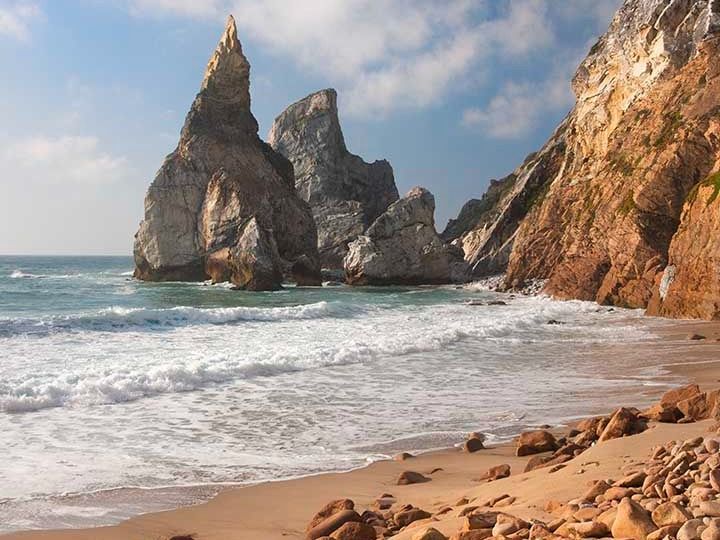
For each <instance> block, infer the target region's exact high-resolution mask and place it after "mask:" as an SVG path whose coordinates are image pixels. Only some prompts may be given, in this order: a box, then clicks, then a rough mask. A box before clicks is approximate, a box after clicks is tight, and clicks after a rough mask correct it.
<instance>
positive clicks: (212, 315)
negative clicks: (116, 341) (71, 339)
mask: <svg viewBox="0 0 720 540" xmlns="http://www.w3.org/2000/svg"><path fill="white" fill-rule="evenodd" d="M359 310H360V308H353V307H352V306H348V305H343V304H340V303H338V302H326V301H322V302H317V303H313V304H305V305H299V306H288V307H273V308H260V307H218V308H197V307H188V306H178V307H173V308H166V309H162V308H124V307H118V306H116V307H111V308H107V309H103V310H100V311H98V312H95V313H90V314H83V315H66V316H57V315H56V316H50V317H41V318H22V317H15V318H13V317H4V318H0V336H3V335H15V334H25V333H31V334H37V333H46V332H48V331H61V330H95V331H107V332H112V331H117V330H123V329H137V328H140V329H153V328H172V327H178V326H187V325H201V324H228V323H234V322H240V321H265V322H272V321H281V320H305V319H318V318H322V317H349V316H352V315H353V314H355V313H356V312H357V311H359Z"/></svg>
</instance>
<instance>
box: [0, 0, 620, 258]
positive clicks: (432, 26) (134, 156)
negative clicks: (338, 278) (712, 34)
mask: <svg viewBox="0 0 720 540" xmlns="http://www.w3.org/2000/svg"><path fill="white" fill-rule="evenodd" d="M618 4H619V0H443V1H441V0H414V1H410V0H305V1H304V2H294V1H290V0H204V1H203V0H46V1H42V0H0V66H1V67H2V72H3V76H2V82H1V83H0V118H2V122H0V231H1V232H0V253H3V254H51V253H52V254H129V253H130V252H131V247H132V237H133V234H134V233H135V230H136V228H137V225H138V223H139V221H140V219H141V216H142V204H143V197H144V193H145V190H146V189H147V186H148V184H149V183H150V181H151V180H152V178H153V176H154V174H155V172H156V170H157V169H158V167H159V166H160V164H161V162H162V160H163V158H164V156H165V155H166V154H168V153H169V152H171V151H172V150H173V148H174V147H175V144H176V142H177V138H178V135H179V131H180V127H181V126H182V123H183V120H184V116H185V113H186V112H187V109H188V108H189V106H190V104H191V102H192V100H193V98H194V96H195V94H196V92H197V90H198V88H199V85H200V82H201V80H202V75H203V71H204V68H205V64H206V62H207V60H208V58H209V57H210V55H211V53H212V51H213V49H214V48H215V45H216V43H217V40H218V39H219V37H220V34H221V32H222V29H223V25H224V21H225V17H226V16H227V14H228V13H233V14H234V16H235V18H236V20H237V24H238V33H239V37H240V40H241V41H242V43H243V47H244V50H245V53H246V55H247V56H248V58H249V60H250V63H251V66H252V71H251V94H252V100H253V105H252V107H253V112H254V114H255V116H256V117H257V119H258V121H259V123H260V135H261V136H262V137H263V138H266V135H267V131H268V129H269V128H270V125H271V123H272V120H273V118H274V117H275V116H276V115H277V114H279V113H280V112H281V111H282V110H283V109H284V108H285V107H286V106H287V105H288V104H290V103H292V102H293V101H296V100H297V99H299V98H302V97H303V96H305V95H307V94H309V93H310V92H313V91H315V90H318V89H320V88H326V87H333V88H336V89H337V90H338V93H339V101H340V114H341V122H342V125H343V130H344V132H345V138H346V141H347V143H348V146H349V148H350V150H351V151H352V152H354V153H357V154H359V155H361V156H362V157H363V158H364V159H366V160H369V161H371V160H373V159H380V158H386V159H388V160H389V161H390V162H391V163H392V165H393V167H394V169H395V178H396V181H397V184H398V188H399V190H400V191H401V193H404V192H406V191H408V190H409V189H410V188H411V187H413V186H415V185H423V186H425V187H427V188H429V189H430V190H431V191H432V192H433V193H434V194H435V198H436V202H437V212H436V222H437V228H438V229H439V230H442V229H443V228H444V226H445V223H446V221H447V219H448V218H450V217H453V216H454V215H455V214H456V213H457V211H458V210H459V208H460V207H461V206H462V204H463V203H464V202H465V201H466V200H468V199H469V198H472V197H479V196H480V195H481V194H482V193H483V191H484V190H485V187H486V186H487V184H488V181H489V179H490V178H497V177H501V176H504V175H506V174H508V173H509V172H511V171H512V170H513V169H514V168H515V167H516V166H517V165H518V164H519V163H521V162H522V160H523V158H524V157H525V156H526V155H527V154H528V153H530V152H532V151H534V150H537V149H538V148H539V147H540V146H541V145H542V144H543V142H544V141H545V139H546V138H547V137H548V135H549V134H550V133H551V132H552V130H553V129H554V127H555V126H556V125H557V123H558V121H559V120H560V119H561V118H562V117H563V116H564V115H565V114H566V113H567V111H568V110H569V109H570V107H571V106H572V102H573V97H572V93H571V91H570V78H571V76H572V73H573V72H574V70H575V68H576V67H577V65H578V63H579V61H580V60H581V59H582V57H583V56H584V55H585V53H586V51H587V50H588V49H589V47H590V46H591V45H592V43H593V42H594V41H595V39H596V38H597V36H598V35H599V34H600V33H602V32H603V31H604V29H605V28H606V27H607V24H608V22H609V20H610V18H611V16H612V13H613V12H614V10H615V9H616V8H617V6H618Z"/></svg>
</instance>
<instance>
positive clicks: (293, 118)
mask: <svg viewBox="0 0 720 540" xmlns="http://www.w3.org/2000/svg"><path fill="white" fill-rule="evenodd" d="M268 140H269V143H270V145H271V146H272V147H273V149H275V150H276V151H277V152H279V153H280V154H282V155H283V156H285V157H286V158H288V159H289V160H290V161H291V162H292V164H293V166H294V168H295V187H296V189H297V191H298V194H299V195H300V197H302V198H303V199H304V200H305V201H307V202H308V203H309V204H310V207H311V208H312V213H313V216H314V218H315V223H316V225H317V230H318V249H319V251H320V260H321V263H322V266H323V267H324V268H330V269H339V268H342V264H343V258H344V257H345V255H346V253H347V250H348V247H347V246H348V244H349V243H350V242H352V241H353V240H355V239H356V238H357V237H358V236H359V235H361V234H363V233H364V232H365V231H366V230H367V228H368V227H369V226H370V224H371V223H372V222H373V221H375V219H377V217H378V216H379V215H380V214H382V213H383V212H384V211H385V210H386V209H387V207H388V206H389V205H390V204H391V203H393V202H395V201H396V200H397V199H398V190H397V187H396V186H395V179H394V177H393V169H392V167H391V166H390V164H389V163H388V162H387V161H385V160H380V161H375V162H373V163H366V162H365V161H363V159H362V158H360V157H359V156H356V155H354V154H351V153H350V152H349V151H348V149H347V147H346V145H345V138H344V137H343V133H342V129H341V128H340V121H339V119H338V107H337V94H336V92H335V90H332V89H327V90H320V91H319V92H315V93H313V94H310V95H309V96H307V97H305V98H303V99H301V100H300V101H298V102H297V103H294V104H292V105H290V106H289V107H288V108H287V109H285V111H283V112H282V114H280V115H279V116H278V117H277V118H276V119H275V122H274V123H273V126H272V129H271V130H270V135H269V137H268Z"/></svg>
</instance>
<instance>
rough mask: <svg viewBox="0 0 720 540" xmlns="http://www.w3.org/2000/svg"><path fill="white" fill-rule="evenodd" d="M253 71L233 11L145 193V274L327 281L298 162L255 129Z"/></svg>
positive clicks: (138, 272)
mask: <svg viewBox="0 0 720 540" xmlns="http://www.w3.org/2000/svg"><path fill="white" fill-rule="evenodd" d="M249 74H250V64H249V63H248V61H247V59H246V58H245V55H244V54H243V51H242V47H241V45H240V42H239V41H238V38H237V31H236V28H235V21H234V20H233V18H232V17H230V18H229V19H228V23H227V26H226V28H225V32H224V34H223V36H222V39H221V40H220V43H219V44H218V47H217V49H216V51H215V53H214V54H213V56H212V58H211V59H210V62H209V63H208V66H207V69H206V71H205V78H204V80H203V83H202V86H201V89H200V92H199V93H198V95H197V97H196V98H195V101H194V102H193V104H192V107H191V109H190V112H189V113H188V115H187V118H186V120H185V125H184V126H183V129H182V133H181V136H180V142H179V143H178V146H177V148H176V149H175V151H174V152H173V153H172V154H170V155H169V156H168V157H167V158H166V159H165V162H164V163H163V165H162V167H161V168H160V171H159V172H158V173H157V176H156V177H155V180H154V181H153V182H152V184H151V185H150V188H149V190H148V193H147V196H146V198H145V218H144V220H143V222H142V223H141V225H140V229H139V231H138V233H137V235H136V237H135V248H134V256H135V265H136V269H135V276H136V277H137V278H139V279H144V280H149V281H167V280H181V281H197V280H205V279H208V278H210V279H212V280H214V281H226V280H230V281H232V282H233V283H234V284H235V285H237V286H238V287H241V288H246V289H251V290H265V289H275V288H277V287H279V286H280V284H281V282H282V279H283V275H289V276H292V277H293V278H294V279H295V280H296V281H297V282H298V283H300V284H318V283H319V279H320V275H319V262H318V260H319V258H318V252H317V233H316V229H315V224H314V222H313V219H312V214H311V212H310V208H309V207H308V205H307V203H305V202H304V201H303V200H302V199H300V198H299V197H298V196H297V194H296V192H295V181H294V176H293V167H292V164H291V163H290V162H289V161H288V160H287V159H285V158H284V157H283V156H281V155H280V154H278V153H276V152H275V151H273V150H272V148H271V147H270V146H269V145H267V144H266V143H264V142H263V141H262V140H260V138H259V137H258V135H257V133H258V124H257V121H256V120H255V118H254V116H253V115H252V113H251V111H250V83H249Z"/></svg>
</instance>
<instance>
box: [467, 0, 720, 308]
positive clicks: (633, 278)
mask: <svg viewBox="0 0 720 540" xmlns="http://www.w3.org/2000/svg"><path fill="white" fill-rule="evenodd" d="M719 33H720V2H718V1H716V0H626V2H625V3H624V5H623V6H622V7H621V8H620V10H619V12H618V13H617V14H616V16H615V18H614V20H613V22H612V23H611V25H610V28H609V30H608V32H607V33H606V34H605V35H604V36H603V37H602V38H601V39H600V40H599V41H598V43H597V44H596V45H595V46H594V47H593V48H592V50H591V51H590V54H589V55H588V57H587V58H586V59H585V61H584V62H583V63H582V65H581V66H580V68H579V69H578V71H577V74H576V76H575V78H574V80H573V88H574V91H575V94H576V96H577V103H576V106H575V108H574V109H573V110H572V111H571V113H570V114H569V116H568V117H567V118H566V119H565V121H564V122H563V123H562V125H561V126H560V128H558V130H557V131H556V133H555V134H554V135H553V137H552V139H551V140H550V142H549V143H548V144H547V145H546V146H545V147H544V148H543V150H542V151H541V152H540V153H539V157H538V158H537V159H539V160H540V162H539V164H540V165H543V166H544V171H539V172H538V174H539V175H540V177H541V178H539V179H538V180H537V183H538V184H541V185H543V189H542V190H540V191H539V192H538V196H537V197H534V198H533V204H531V205H530V207H529V208H528V211H527V214H526V215H525V216H524V218H522V219H521V220H519V225H518V226H517V228H516V229H515V230H514V231H513V232H512V236H513V238H512V247H511V249H509V250H508V251H510V255H509V259H508V264H507V276H506V286H507V287H509V288H513V287H518V286H521V285H522V284H523V283H524V282H525V281H527V280H529V279H548V282H547V284H546V287H545V291H546V292H548V293H550V294H552V295H554V296H556V297H559V298H580V299H586V300H596V301H598V302H600V303H606V304H616V305H622V306H629V307H646V306H648V305H649V308H650V309H649V312H650V313H658V314H662V315H667V316H674V317H684V316H693V317H696V316H700V317H706V318H711V317H716V316H718V315H720V312H718V310H717V307H716V304H717V303H720V302H718V297H717V292H719V291H717V290H716V289H718V285H717V277H718V276H717V275H716V273H715V275H714V277H713V278H712V279H711V278H710V276H711V275H713V273H714V272H715V270H714V267H715V264H714V261H715V260H716V258H717V257H718V256H720V252H718V251H717V247H716V246H717V241H716V239H715V237H716V236H717V235H716V231H717V229H713V227H714V225H715V221H716V219H717V218H716V217H714V216H715V215H716V212H713V207H714V206H715V204H716V196H714V195H713V194H714V193H716V192H715V186H716V185H717V184H716V181H717V177H714V176H711V175H712V174H713V173H715V172H716V171H717V170H718V168H719V167H720V161H719V158H720V136H719V129H720V79H718V73H719V69H720V56H719V53H720V51H719V50H718V49H719V46H718V35H719ZM549 156H552V158H550V157H549ZM531 166H532V165H531ZM527 191H528V189H527V187H525V186H517V181H516V187H514V188H513V192H512V193H511V194H510V195H508V196H507V197H506V201H505V202H503V203H502V204H501V205H498V210H497V212H498V214H499V216H500V217H499V218H498V219H496V220H494V221H492V222H491V223H490V224H489V225H486V226H485V229H487V230H490V231H491V232H492V229H493V228H497V227H498V225H502V224H503V223H507V222H508V220H507V216H508V212H507V210H506V208H507V206H509V204H512V201H514V200H515V199H517V197H519V196H522V193H523V192H525V197H526V198H528V194H527ZM507 199H509V201H510V202H507ZM501 229H502V227H501ZM506 229H507V228H506ZM512 229H513V227H510V230H512ZM481 232H482V229H481V230H471V231H468V232H466V233H465V235H463V236H462V237H461V239H462V241H463V245H464V246H465V244H466V242H467V240H466V239H467V238H468V237H472V236H471V235H473V234H475V235H478V234H480V233H481ZM490 236H491V239H492V241H493V242H495V243H496V244H497V242H498V240H499V239H500V235H498V234H497V233H494V232H493V234H491V235H490ZM505 236H509V231H506V232H505ZM488 243H489V242H488V241H485V245H487V244H488ZM486 251H487V250H486ZM465 252H466V258H467V257H468V255H471V252H469V250H468V249H467V248H465Z"/></svg>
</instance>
